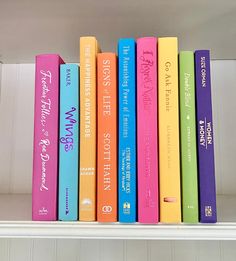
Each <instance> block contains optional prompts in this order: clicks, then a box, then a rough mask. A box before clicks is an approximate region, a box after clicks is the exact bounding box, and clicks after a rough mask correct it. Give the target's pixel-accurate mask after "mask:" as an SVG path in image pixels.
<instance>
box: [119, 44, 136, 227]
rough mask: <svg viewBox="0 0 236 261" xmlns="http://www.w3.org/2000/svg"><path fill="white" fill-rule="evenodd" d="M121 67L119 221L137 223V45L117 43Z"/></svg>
mask: <svg viewBox="0 0 236 261" xmlns="http://www.w3.org/2000/svg"><path fill="white" fill-rule="evenodd" d="M118 63H119V73H118V76H119V91H118V93H119V145H118V162H119V163H118V164H119V166H118V177H119V192H118V194H119V198H118V202H119V221H120V222H128V223H129V222H135V221H136V210H137V208H136V204H137V203H136V43H135V40H134V39H120V40H119V42H118Z"/></svg>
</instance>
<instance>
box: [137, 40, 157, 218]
mask: <svg viewBox="0 0 236 261" xmlns="http://www.w3.org/2000/svg"><path fill="white" fill-rule="evenodd" d="M157 133H158V128H157V38H156V37H144V38H139V39H138V40H137V155H138V157H137V172H138V221H139V222H140V223H157V222H158V219H159V206H158V147H157V145H158V144H157Z"/></svg>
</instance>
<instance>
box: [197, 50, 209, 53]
mask: <svg viewBox="0 0 236 261" xmlns="http://www.w3.org/2000/svg"><path fill="white" fill-rule="evenodd" d="M195 53H210V50H207V49H203V50H195Z"/></svg>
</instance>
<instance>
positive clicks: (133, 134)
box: [32, 37, 216, 223]
mask: <svg viewBox="0 0 236 261" xmlns="http://www.w3.org/2000/svg"><path fill="white" fill-rule="evenodd" d="M34 124H35V125H34V127H35V128H34V162H33V191H32V197H33V199H32V204H33V206H32V207H33V210H32V211H33V220H80V221H96V220H97V221H99V222H116V221H119V222H128V223H130V222H136V221H138V222H141V223H158V222H163V223H179V222H181V221H183V222H186V223H197V222H199V221H200V222H206V223H208V222H209V223H211V222H216V191H215V170H214V148H213V126H212V104H211V81H210V54H209V51H208V50H198V51H195V53H193V52H192V51H181V52H180V53H179V57H178V42H177V38H175V37H166V38H158V39H157V38H155V37H144V38H139V39H138V40H137V42H136V41H135V40H134V39H120V40H119V42H118V59H117V55H116V54H115V53H102V52H100V48H99V46H98V43H97V40H96V38H95V37H81V39H80V66H78V65H76V64H64V62H63V60H62V59H61V58H60V57H59V55H54V54H49V55H38V56H36V86H35V117H34Z"/></svg>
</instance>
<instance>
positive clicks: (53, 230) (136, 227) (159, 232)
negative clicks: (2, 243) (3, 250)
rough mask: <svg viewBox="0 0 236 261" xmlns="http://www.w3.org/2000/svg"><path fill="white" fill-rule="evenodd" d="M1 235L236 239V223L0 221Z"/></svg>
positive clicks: (85, 237)
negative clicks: (164, 223)
mask: <svg viewBox="0 0 236 261" xmlns="http://www.w3.org/2000/svg"><path fill="white" fill-rule="evenodd" d="M0 237H2V238H4V237H5V238H11V237H13V238H71V239H75V238H82V239H142V240H236V223H217V224H212V225H202V224H199V225H185V224H181V225H163V224H159V225H140V224H132V225H123V224H118V223H115V224H99V223H97V222H91V223H84V222H32V221H25V222H24V221H21V222H12V221H11V222H3V221H2V222H0Z"/></svg>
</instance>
